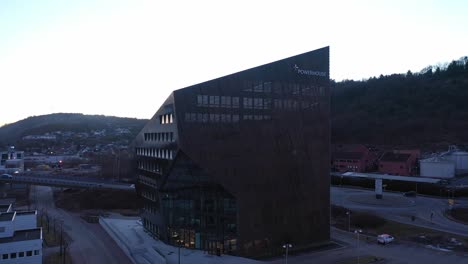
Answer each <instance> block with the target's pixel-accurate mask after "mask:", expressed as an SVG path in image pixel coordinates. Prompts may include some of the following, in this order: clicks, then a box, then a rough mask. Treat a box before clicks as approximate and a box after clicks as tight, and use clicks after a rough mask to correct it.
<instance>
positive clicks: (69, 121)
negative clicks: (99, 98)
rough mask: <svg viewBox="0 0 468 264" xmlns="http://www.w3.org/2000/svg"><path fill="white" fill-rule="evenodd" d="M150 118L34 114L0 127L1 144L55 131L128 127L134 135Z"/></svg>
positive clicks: (13, 142)
mask: <svg viewBox="0 0 468 264" xmlns="http://www.w3.org/2000/svg"><path fill="white" fill-rule="evenodd" d="M147 121H148V120H145V119H136V118H123V117H115V116H103V115H83V114H71V113H58V114H50V115H42V116H32V117H28V118H26V119H23V120H20V121H18V122H15V123H12V124H8V125H5V126H2V127H0V145H2V144H15V142H16V141H17V140H19V139H21V138H22V137H23V136H26V135H40V134H44V133H49V132H54V131H62V132H65V131H71V132H90V131H93V130H102V129H106V130H112V129H116V128H126V129H129V130H130V132H131V133H130V134H129V135H128V136H129V137H134V136H135V135H136V134H137V133H138V132H140V130H141V129H142V128H143V126H144V125H145V124H146V122H147Z"/></svg>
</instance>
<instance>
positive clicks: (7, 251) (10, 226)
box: [0, 205, 42, 264]
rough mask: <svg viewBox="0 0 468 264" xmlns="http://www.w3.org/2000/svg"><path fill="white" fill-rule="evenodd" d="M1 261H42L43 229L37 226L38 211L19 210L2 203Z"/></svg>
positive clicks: (16, 263)
mask: <svg viewBox="0 0 468 264" xmlns="http://www.w3.org/2000/svg"><path fill="white" fill-rule="evenodd" d="M0 263H1V264H41V263H42V229H41V228H38V227H37V211H26V212H17V211H12V206H11V205H0Z"/></svg>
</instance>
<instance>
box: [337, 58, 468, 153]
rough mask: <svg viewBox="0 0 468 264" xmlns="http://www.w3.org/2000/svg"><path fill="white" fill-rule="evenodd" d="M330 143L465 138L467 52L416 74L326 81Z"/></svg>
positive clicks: (431, 141) (423, 142) (457, 140)
mask: <svg viewBox="0 0 468 264" xmlns="http://www.w3.org/2000/svg"><path fill="white" fill-rule="evenodd" d="M331 116H332V142H334V143H368V144H381V145H406V146H408V145H418V146H421V145H431V144H437V143H447V144H466V143H468V57H463V58H461V59H459V60H455V61H452V62H451V63H449V64H448V65H445V66H442V67H441V66H429V67H426V68H425V69H423V70H422V71H421V72H419V73H412V72H410V71H408V72H407V73H406V74H392V75H387V76H383V75H381V76H380V77H378V78H377V77H373V78H370V79H368V80H363V81H349V80H346V81H342V82H336V83H335V82H332V97H331Z"/></svg>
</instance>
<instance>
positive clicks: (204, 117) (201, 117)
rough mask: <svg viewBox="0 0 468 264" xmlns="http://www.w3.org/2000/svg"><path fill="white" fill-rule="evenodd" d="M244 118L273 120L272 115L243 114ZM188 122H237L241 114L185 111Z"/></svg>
mask: <svg viewBox="0 0 468 264" xmlns="http://www.w3.org/2000/svg"><path fill="white" fill-rule="evenodd" d="M242 120H271V115H250V114H248V115H242ZM185 121H186V122H198V123H237V122H239V115H230V114H207V113H185Z"/></svg>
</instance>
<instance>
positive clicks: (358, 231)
mask: <svg viewBox="0 0 468 264" xmlns="http://www.w3.org/2000/svg"><path fill="white" fill-rule="evenodd" d="M354 233H356V234H357V252H358V255H357V263H358V264H359V234H360V233H362V230H361V229H358V230H354Z"/></svg>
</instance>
